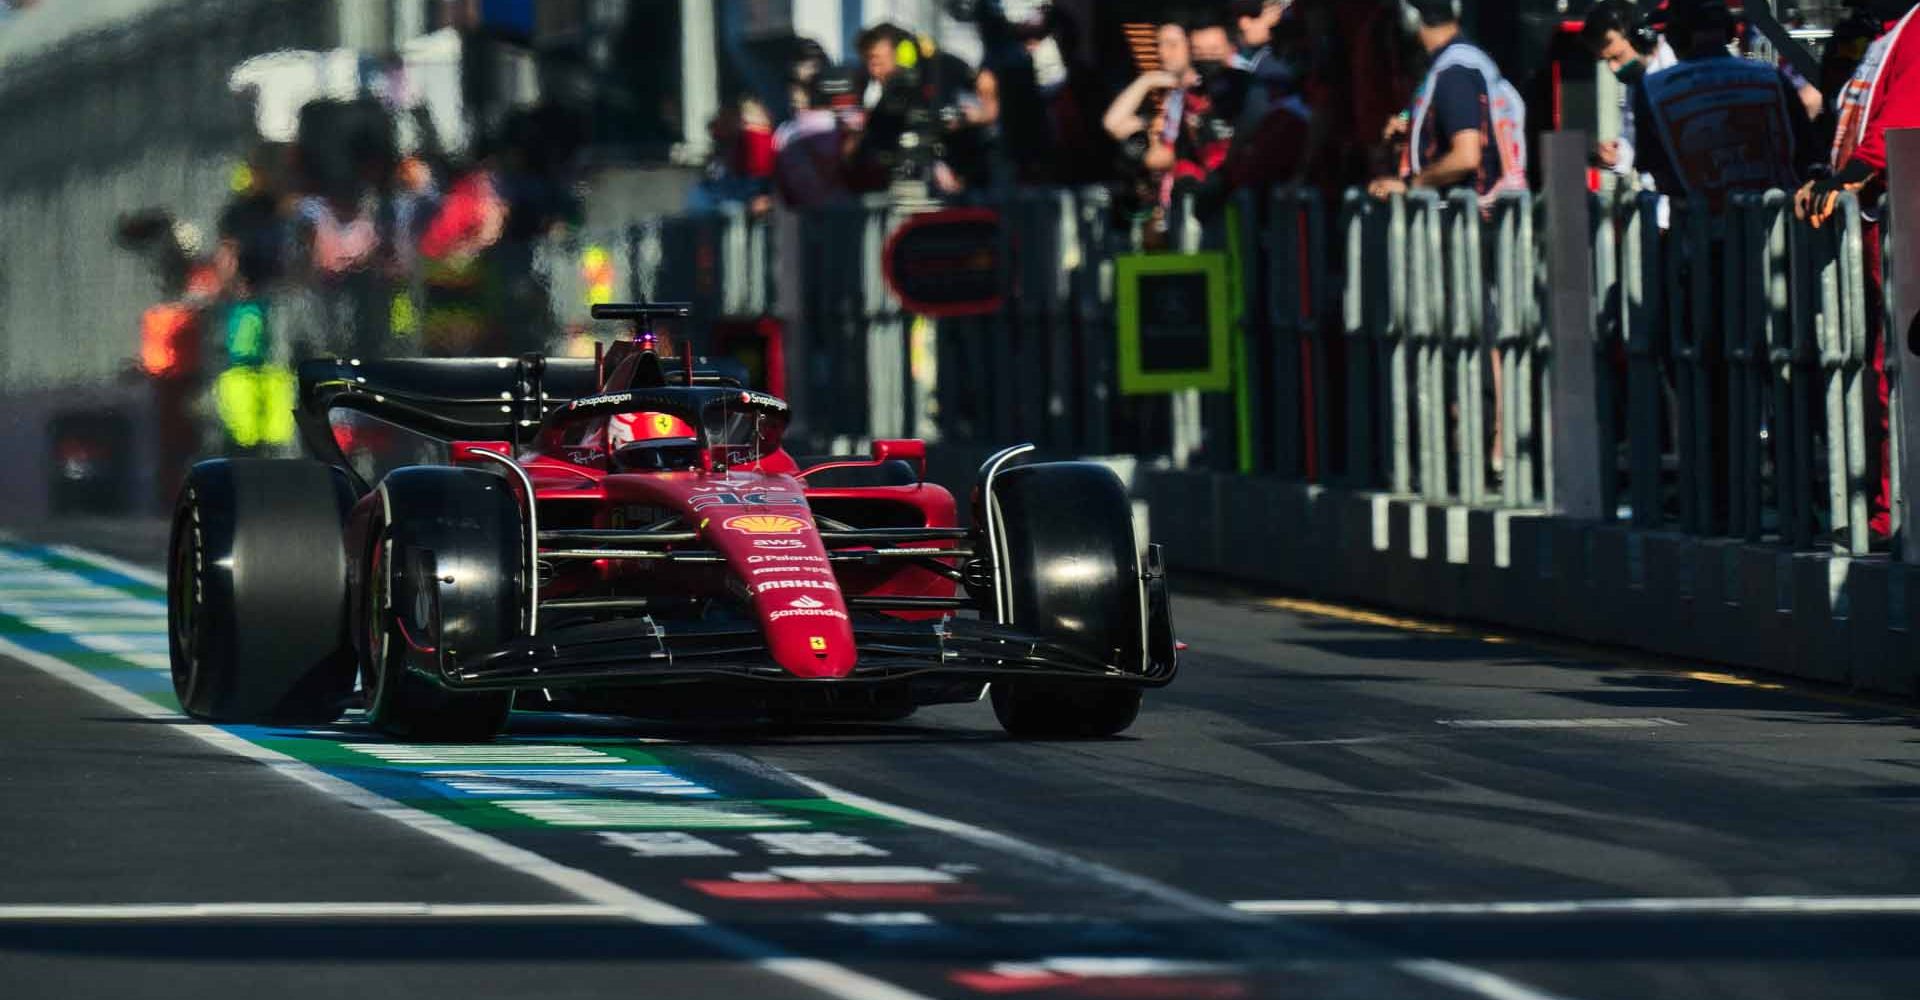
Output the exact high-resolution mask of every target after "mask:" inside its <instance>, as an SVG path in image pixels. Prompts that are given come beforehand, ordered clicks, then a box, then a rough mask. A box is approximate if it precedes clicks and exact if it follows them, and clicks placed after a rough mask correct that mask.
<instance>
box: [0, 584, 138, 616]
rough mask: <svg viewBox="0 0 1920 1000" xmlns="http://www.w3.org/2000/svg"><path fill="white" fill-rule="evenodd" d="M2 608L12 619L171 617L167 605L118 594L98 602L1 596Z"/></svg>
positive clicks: (72, 598) (60, 598) (109, 592)
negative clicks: (106, 616)
mask: <svg viewBox="0 0 1920 1000" xmlns="http://www.w3.org/2000/svg"><path fill="white" fill-rule="evenodd" d="M103 589H104V588H103ZM0 608H4V609H5V610H6V612H7V613H8V614H11V615H152V616H155V617H158V618H159V619H160V620H161V621H166V616H167V606H166V604H165V603H164V602H162V601H157V600H154V599H153V598H150V597H127V596H126V595H124V594H121V593H119V592H118V591H107V592H106V593H105V594H103V595H101V596H100V597H98V598H94V599H87V598H76V597H55V598H51V599H42V598H39V597H34V596H27V595H14V594H0Z"/></svg>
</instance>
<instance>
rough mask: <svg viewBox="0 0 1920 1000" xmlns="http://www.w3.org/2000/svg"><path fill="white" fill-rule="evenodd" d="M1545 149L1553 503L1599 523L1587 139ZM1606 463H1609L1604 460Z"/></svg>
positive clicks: (1558, 137)
mask: <svg viewBox="0 0 1920 1000" xmlns="http://www.w3.org/2000/svg"><path fill="white" fill-rule="evenodd" d="M1541 140H1542V143H1541V144H1542V147H1543V154H1544V157H1543V170H1542V185H1541V191H1542V197H1543V198H1545V200H1546V207H1547V269H1548V270H1547V288H1548V293H1547V317H1548V323H1549V325H1550V328H1551V330H1552V344H1553V356H1554V357H1555V358H1556V359H1558V362H1559V363H1558V364H1556V365H1555V366H1554V368H1555V371H1554V378H1553V383H1552V386H1553V387H1552V396H1551V398H1550V399H1549V400H1548V412H1549V413H1550V414H1551V418H1550V422H1551V423H1552V425H1553V448H1554V451H1555V452H1556V454H1554V455H1553V456H1552V457H1551V459H1550V460H1551V462H1552V468H1553V502H1554V506H1555V513H1557V514H1560V515H1562V516H1565V517H1574V518H1581V519H1585V520H1599V519H1600V518H1601V517H1602V515H1603V511H1602V510H1601V496H1602V494H1601V490H1600V477H1601V476H1602V475H1605V474H1607V472H1608V467H1609V466H1610V465H1611V462H1608V461H1603V460H1602V451H1601V446H1600V440H1601V436H1600V433H1599V421H1598V419H1597V416H1598V409H1597V407H1596V405H1595V391H1596V390H1595V382H1596V376H1597V374H1598V373H1597V372H1596V371H1595V370H1594V369H1595V367H1596V366H1595V364H1594V349H1593V339H1594V330H1593V305H1592V303H1593V290H1592V282H1593V257H1592V255H1593V244H1592V243H1591V242H1589V234H1590V232H1591V227H1592V221H1591V219H1590V218H1589V212H1590V211H1591V205H1590V204H1589V202H1588V199H1587V151H1588V150H1589V149H1590V148H1591V146H1590V142H1589V140H1588V138H1587V134H1586V133H1585V132H1580V131H1570V132H1550V133H1547V134H1545V135H1543V136H1541ZM1609 457H1610V456H1609Z"/></svg>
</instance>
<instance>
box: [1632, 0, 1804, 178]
mask: <svg viewBox="0 0 1920 1000" xmlns="http://www.w3.org/2000/svg"><path fill="white" fill-rule="evenodd" d="M1668 18H1669V21H1668V28H1667V38H1668V39H1669V40H1670V41H1671V42H1672V43H1673V44H1674V47H1675V50H1676V51H1677V52H1678V53H1679V54H1680V61H1679V63H1677V64H1675V65H1674V66H1673V67H1671V68H1669V69H1665V70H1661V71H1660V72H1658V73H1650V74H1648V75H1647V76H1646V77H1645V78H1644V79H1642V80H1641V82H1640V86H1639V87H1638V88H1637V89H1636V90H1635V92H1634V95H1633V120H1634V133H1635V134H1634V150H1635V156H1636V158H1637V160H1638V165H1639V168H1640V169H1641V170H1642V171H1645V172H1646V173H1649V174H1652V175H1653V178H1654V181H1655V183H1656V184H1657V185H1658V186H1659V188H1660V190H1662V191H1665V192H1668V193H1672V194H1681V195H1684V196H1685V197H1687V198H1688V199H1689V200H1691V201H1695V202H1698V203H1704V204H1706V205H1707V206H1708V207H1709V208H1710V209H1711V210H1712V211H1713V212H1714V213H1715V215H1716V216H1717V215H1718V214H1719V213H1720V212H1721V211H1723V210H1724V209H1725V207H1726V199H1727V196H1728V195H1729V194H1731V193H1733V192H1735V191H1764V190H1767V189H1768V188H1786V189H1789V190H1791V189H1792V188H1794V187H1796V186H1798V184H1799V179H1800V177H1801V176H1802V175H1803V174H1804V173H1805V172H1806V170H1805V168H1806V166H1807V165H1808V164H1809V162H1810V153H1811V150H1812V147H1813V144H1814V143H1813V123H1812V122H1811V121H1809V120H1808V118H1807V116H1806V114H1805V112H1804V111H1803V110H1802V109H1801V106H1800V98H1799V96H1798V94H1796V93H1795V88H1794V85H1793V83H1792V82H1791V81H1790V80H1788V79H1787V77H1786V76H1785V75H1784V74H1782V73H1781V72H1780V70H1779V69H1778V68H1776V67H1773V66H1768V65H1765V64H1763V63H1757V62H1753V61H1752V60H1748V59H1741V58H1739V57H1737V56H1734V55H1732V54H1731V53H1729V52H1728V51H1727V42H1728V41H1729V40H1730V39H1731V38H1732V37H1733V28H1734V19H1733V15H1732V13H1731V12H1729V11H1728V10H1727V5H1726V4H1724V3H1721V2H1720V0H1672V2H1671V3H1670V4H1669V5H1668Z"/></svg>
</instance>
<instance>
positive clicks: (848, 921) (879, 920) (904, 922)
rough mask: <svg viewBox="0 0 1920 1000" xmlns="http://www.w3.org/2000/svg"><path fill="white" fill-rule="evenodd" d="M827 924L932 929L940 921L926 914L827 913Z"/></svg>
mask: <svg viewBox="0 0 1920 1000" xmlns="http://www.w3.org/2000/svg"><path fill="white" fill-rule="evenodd" d="M823 916H824V917H825V919H826V921H827V923H830V924H842V925H844V926H847V927H931V926H933V925H934V924H936V923H938V921H936V920H934V919H933V917H932V916H931V915H929V914H925V913H914V912H911V911H909V912H906V913H827V914H823Z"/></svg>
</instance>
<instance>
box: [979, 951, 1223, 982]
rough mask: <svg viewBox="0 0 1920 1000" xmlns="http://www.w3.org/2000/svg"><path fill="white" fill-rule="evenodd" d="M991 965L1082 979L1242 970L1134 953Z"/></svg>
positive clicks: (1023, 973) (1016, 972) (1029, 974)
mask: <svg viewBox="0 0 1920 1000" xmlns="http://www.w3.org/2000/svg"><path fill="white" fill-rule="evenodd" d="M990 968H991V969H992V970H993V972H994V974H996V975H1001V976H1016V977H1021V978H1035V979H1048V978H1052V977H1054V976H1078V977H1081V978H1083V979H1114V978H1135V977H1140V976H1231V975H1235V974H1238V973H1240V972H1243V971H1245V969H1244V968H1243V967H1242V966H1239V965H1233V964H1230V963H1227V962H1196V961H1188V960H1184V959H1171V958H1153V957H1148V956H1134V955H1099V956H1093V955H1087V956H1082V955H1064V956H1060V957H1057V958H1043V959H1041V960H1040V961H1037V962H996V963H994V964H993V965H992V966H990Z"/></svg>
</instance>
